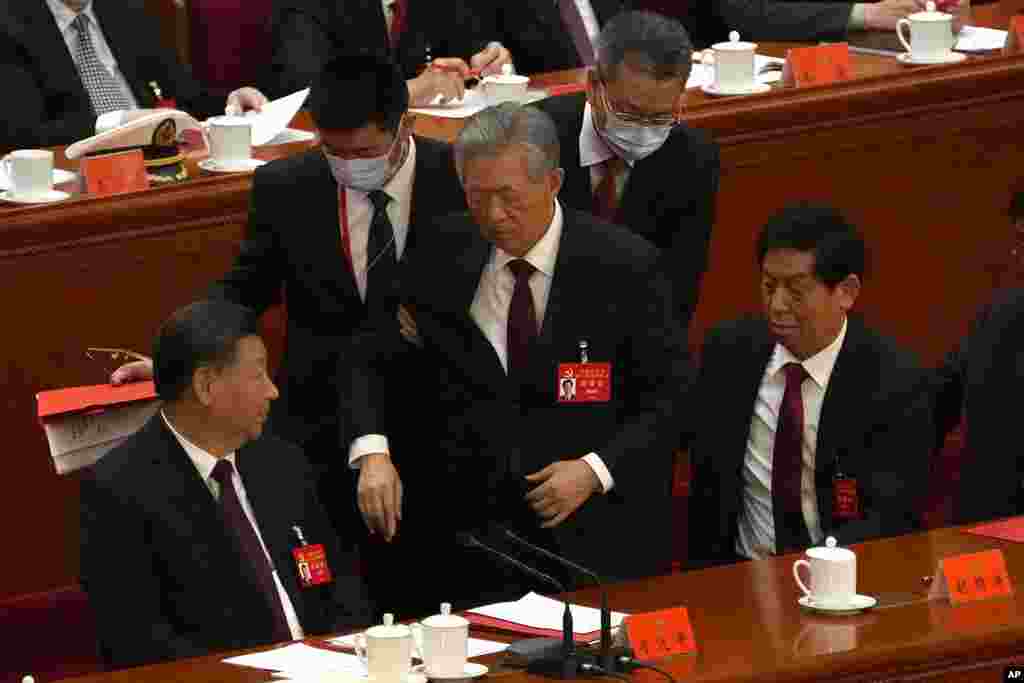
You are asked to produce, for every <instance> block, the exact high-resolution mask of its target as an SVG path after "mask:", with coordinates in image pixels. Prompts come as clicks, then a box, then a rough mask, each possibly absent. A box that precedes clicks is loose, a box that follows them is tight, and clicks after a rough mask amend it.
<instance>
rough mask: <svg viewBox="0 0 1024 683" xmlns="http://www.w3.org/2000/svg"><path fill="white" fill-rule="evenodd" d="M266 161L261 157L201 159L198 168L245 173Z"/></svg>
mask: <svg viewBox="0 0 1024 683" xmlns="http://www.w3.org/2000/svg"><path fill="white" fill-rule="evenodd" d="M265 163H267V162H265V161H263V160H262V159H245V160H244V161H233V162H231V163H225V162H223V161H217V160H216V159H203V160H202V161H200V162H199V168H201V169H203V170H204V171H209V172H210V173H245V172H246V171H255V170H256V169H257V168H259V167H260V166H262V165H263V164H265Z"/></svg>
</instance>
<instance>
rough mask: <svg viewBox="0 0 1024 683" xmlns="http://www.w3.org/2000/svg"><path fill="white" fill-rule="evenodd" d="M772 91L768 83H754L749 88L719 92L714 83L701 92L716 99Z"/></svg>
mask: <svg viewBox="0 0 1024 683" xmlns="http://www.w3.org/2000/svg"><path fill="white" fill-rule="evenodd" d="M771 89H772V86H770V85H768V84H767V83H754V84H753V85H751V86H750V87H749V88H728V89H724V90H719V89H718V87H717V86H716V85H715V84H714V83H708V84H706V85H702V86H701V87H700V90H701V92H703V93H704V94H705V95H713V96H715V97H726V96H729V95H760V94H761V93H766V92H768V91H769V90H771Z"/></svg>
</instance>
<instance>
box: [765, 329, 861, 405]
mask: <svg viewBox="0 0 1024 683" xmlns="http://www.w3.org/2000/svg"><path fill="white" fill-rule="evenodd" d="M844 339H846V318H843V327H842V328H841V329H840V330H839V334H838V335H836V338H835V339H833V340H832V343H831V344H829V345H828V346H826V347H825V348H823V349H822V350H821V351H818V352H817V353H816V354H814V355H813V356H811V357H810V358H807V359H806V360H802V361H801V360H800V359H798V358H797V357H796V356H794V355H793V353H792V352H791V351H790V350H789V349H787V348H786V347H785V346H783V345H782V344H776V345H775V351H774V352H773V353H772V359H771V361H769V363H768V367H767V368H766V369H765V372H766V373H767V374H768V376H770V377H771V376H774V375H775V373H777V372H779V371H781V370H782V368H784V367H785V366H786V364H787V363H799V364H800V365H803V366H804V370H806V371H807V374H808V375H810V377H811V379H813V380H814V383H815V384H817V385H818V386H819V387H821V388H822V389H825V388H826V387H827V386H828V380H829V378H830V377H832V369H833V368H835V366H836V359H837V358H838V357H839V351H840V349H842V348H843V340H844Z"/></svg>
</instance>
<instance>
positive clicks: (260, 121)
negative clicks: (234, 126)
mask: <svg viewBox="0 0 1024 683" xmlns="http://www.w3.org/2000/svg"><path fill="white" fill-rule="evenodd" d="M308 96H309V88H305V89H304V90H300V91H298V92H293V93H292V94H291V95H286V96H284V97H280V98H278V99H276V100H271V101H270V102H267V103H266V104H264V105H263V108H262V109H261V110H260V111H250V112H246V113H245V117H246V118H247V119H249V121H250V122H251V123H252V144H253V145H265V144H267V143H269V142H270V141H271V140H273V139H274V137H275V136H277V135H279V134H281V133H282V132H284V131H285V130H286V129H287V128H288V124H289V123H291V122H292V119H293V118H295V115H296V114H298V113H299V109H302V105H303V104H304V103H305V101H306V97H308Z"/></svg>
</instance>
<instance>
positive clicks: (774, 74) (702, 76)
mask: <svg viewBox="0 0 1024 683" xmlns="http://www.w3.org/2000/svg"><path fill="white" fill-rule="evenodd" d="M785 63H786V60H784V59H780V58H779V57H766V56H764V55H754V73H755V74H757V80H758V82H759V83H774V82H775V81H778V80H781V79H782V71H781V70H776V71H768V72H765V73H761V69H763V68H764V67H765V66H767V65H769V64H785ZM714 80H715V67H714V65H712V64H702V63H700V62H694V63H693V69H692V70H691V71H690V78H688V79H687V81H686V87H687V88H702V87H704V86H705V85H710V84H711V83H712V82H714Z"/></svg>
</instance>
